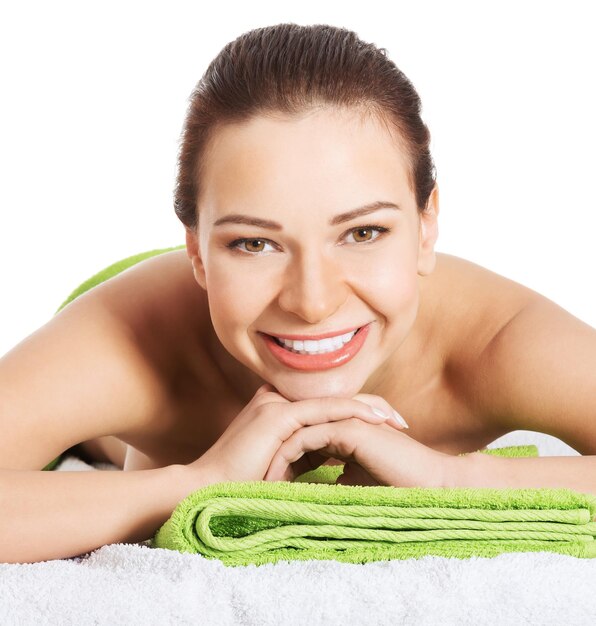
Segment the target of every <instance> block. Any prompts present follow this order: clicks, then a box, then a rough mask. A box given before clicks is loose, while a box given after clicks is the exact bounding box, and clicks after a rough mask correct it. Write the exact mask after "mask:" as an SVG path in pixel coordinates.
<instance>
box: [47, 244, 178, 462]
mask: <svg viewBox="0 0 596 626" xmlns="http://www.w3.org/2000/svg"><path fill="white" fill-rule="evenodd" d="M182 248H186V245H185V244H182V245H179V246H171V247H169V248H157V249H155V250H148V251H147V252H140V253H139V254H133V255H132V256H129V257H126V258H125V259H122V260H121V261H116V263H112V264H111V265H108V267H106V268H104V269H103V270H101V271H99V272H97V274H94V275H93V276H91V278H88V279H87V280H86V281H85V282H84V283H82V284H81V285H79V286H78V287H77V288H76V289H75V290H74V291H73V292H72V293H71V294H70V295H69V296H68V298H66V300H65V301H64V302H63V303H62V304H61V305H60V306H59V307H58V309H57V311H56V313H58V312H59V311H61V310H62V309H63V308H64V307H65V306H66V305H67V304H70V303H71V302H72V301H73V300H75V299H76V298H78V297H79V296H80V295H82V294H83V293H85V292H86V291H89V289H91V288H92V287H95V286H97V285H99V284H100V283H103V282H104V281H106V280H108V279H109V278H112V277H113V276H116V274H119V273H120V272H123V271H124V270H126V269H128V268H129V267H132V266H133V265H135V264H137V263H139V262H140V261H144V260H145V259H148V258H149V257H152V256H157V255H158V254H163V253H164V252H171V251H172V250H180V249H182ZM56 313H54V315H56ZM64 456H65V455H64V453H63V454H61V455H60V456H58V457H56V458H55V459H54V460H53V461H51V462H50V463H48V464H47V465H46V466H45V467H44V468H43V470H42V471H51V470H53V469H54V468H55V467H56V466H57V465H58V463H60V462H61V461H62V460H63V458H64Z"/></svg>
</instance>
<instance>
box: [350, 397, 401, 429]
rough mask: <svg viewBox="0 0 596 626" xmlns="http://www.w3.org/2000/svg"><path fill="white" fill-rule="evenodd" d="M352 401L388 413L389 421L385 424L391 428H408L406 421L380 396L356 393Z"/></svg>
mask: <svg viewBox="0 0 596 626" xmlns="http://www.w3.org/2000/svg"><path fill="white" fill-rule="evenodd" d="M353 399H354V400H360V401H361V402H366V403H367V404H370V405H371V406H374V407H376V408H378V409H380V410H381V411H383V412H384V413H388V414H389V415H390V416H391V419H390V420H388V422H387V424H388V425H390V426H392V427H393V428H395V429H397V430H403V429H404V428H409V426H408V424H407V422H406V420H404V418H403V417H402V416H401V415H400V414H399V413H398V412H397V411H396V410H395V409H394V408H393V407H392V406H391V405H390V404H389V402H387V400H385V398H383V397H382V396H376V395H374V394H371V393H358V394H356V395H355V396H354V397H353ZM402 422H403V423H402ZM404 424H405V426H404Z"/></svg>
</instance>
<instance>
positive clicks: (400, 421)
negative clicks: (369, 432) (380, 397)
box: [393, 409, 410, 428]
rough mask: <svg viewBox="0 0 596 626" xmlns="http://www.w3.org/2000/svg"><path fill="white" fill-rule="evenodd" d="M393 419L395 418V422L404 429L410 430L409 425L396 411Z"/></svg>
mask: <svg viewBox="0 0 596 626" xmlns="http://www.w3.org/2000/svg"><path fill="white" fill-rule="evenodd" d="M393 417H395V421H396V422H397V423H398V424H401V425H402V426H403V427H404V428H410V427H409V426H408V425H407V424H406V420H405V419H404V418H403V417H402V416H401V415H400V414H399V413H398V412H397V411H396V410H395V409H393Z"/></svg>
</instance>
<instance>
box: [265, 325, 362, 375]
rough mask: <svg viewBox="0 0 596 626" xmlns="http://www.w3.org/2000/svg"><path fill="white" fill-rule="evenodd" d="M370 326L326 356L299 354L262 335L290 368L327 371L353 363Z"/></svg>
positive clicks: (272, 351)
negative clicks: (349, 362)
mask: <svg viewBox="0 0 596 626" xmlns="http://www.w3.org/2000/svg"><path fill="white" fill-rule="evenodd" d="M369 326H370V324H367V325H366V326H363V327H362V328H361V329H360V330H359V331H358V332H357V333H356V334H355V335H354V336H353V337H352V339H351V340H350V341H348V343H346V344H344V346H343V347H342V348H340V349H339V350H334V351H333V352H325V353H324V354H298V353H297V352H290V351H289V350H286V349H285V348H282V347H281V346H280V345H279V344H278V343H277V341H275V339H273V337H271V335H266V334H264V333H260V334H261V335H262V336H263V339H264V340H265V343H266V345H267V347H268V348H269V350H271V353H272V354H273V356H274V357H275V358H276V359H277V360H278V361H280V362H281V363H283V364H284V365H287V366H288V367H291V368H293V369H296V370H308V371H310V370H327V369H331V368H332V367H340V365H344V364H345V363H347V362H348V361H351V360H352V359H353V358H354V357H355V356H356V355H357V354H358V352H359V351H360V348H362V346H363V345H364V342H365V341H366V337H367V336H368V329H369Z"/></svg>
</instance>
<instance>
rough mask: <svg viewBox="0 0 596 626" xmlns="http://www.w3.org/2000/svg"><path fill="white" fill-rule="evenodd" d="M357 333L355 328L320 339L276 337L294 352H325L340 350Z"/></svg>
mask: <svg viewBox="0 0 596 626" xmlns="http://www.w3.org/2000/svg"><path fill="white" fill-rule="evenodd" d="M355 334H356V331H355V330H354V331H352V332H351V333H345V334H344V335H337V336H336V337H328V338H327V339H320V340H319V341H314V340H311V339H306V340H304V341H298V340H296V341H294V340H293V339H279V338H277V337H276V339H277V340H278V341H279V342H280V343H281V344H282V345H284V346H285V347H286V348H288V350H291V351H292V352H299V353H301V354H323V353H325V352H333V351H335V350H339V349H340V348H341V347H342V346H343V345H344V344H345V343H348V341H350V340H351V339H352V337H353V336H354V335H355Z"/></svg>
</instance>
